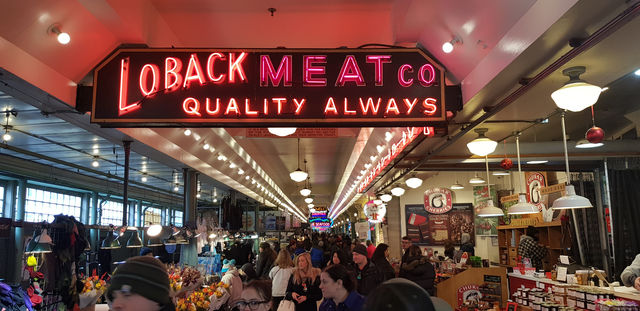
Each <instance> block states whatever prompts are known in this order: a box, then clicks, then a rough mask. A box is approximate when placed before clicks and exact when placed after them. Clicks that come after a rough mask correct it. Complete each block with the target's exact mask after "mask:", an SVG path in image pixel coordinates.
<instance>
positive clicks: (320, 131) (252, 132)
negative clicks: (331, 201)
mask: <svg viewBox="0 0 640 311" xmlns="http://www.w3.org/2000/svg"><path fill="white" fill-rule="evenodd" d="M245 136H246V137H266V138H284V137H280V136H276V135H273V134H271V133H270V132H269V130H268V129H266V128H248V129H246V135H245ZM336 137H338V129H337V128H335V127H329V128H327V127H316V128H306V127H305V128H297V129H296V131H295V133H293V134H291V135H288V136H287V137H286V138H336ZM316 209H317V208H316Z"/></svg>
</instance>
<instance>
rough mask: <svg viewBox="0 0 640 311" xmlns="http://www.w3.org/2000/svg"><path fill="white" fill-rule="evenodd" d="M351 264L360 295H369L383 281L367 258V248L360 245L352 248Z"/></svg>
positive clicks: (380, 274)
mask: <svg viewBox="0 0 640 311" xmlns="http://www.w3.org/2000/svg"><path fill="white" fill-rule="evenodd" d="M353 264H354V268H355V272H356V279H357V281H358V288H357V290H358V293H360V295H362V296H367V295H369V293H370V292H371V291H373V290H374V289H375V288H376V287H377V286H378V285H379V284H380V283H382V281H384V277H383V275H382V273H381V272H380V271H379V270H378V268H377V267H376V265H375V264H374V263H373V262H371V261H369V258H367V248H366V247H365V246H364V245H362V244H360V243H358V244H356V246H354V247H353Z"/></svg>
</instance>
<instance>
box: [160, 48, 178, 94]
mask: <svg viewBox="0 0 640 311" xmlns="http://www.w3.org/2000/svg"><path fill="white" fill-rule="evenodd" d="M180 70H182V61H181V60H179V59H177V58H175V57H167V58H166V59H165V60H164V91H165V92H167V93H168V92H173V91H175V90H177V89H178V88H180V85H181V84H182V75H181V74H180Z"/></svg>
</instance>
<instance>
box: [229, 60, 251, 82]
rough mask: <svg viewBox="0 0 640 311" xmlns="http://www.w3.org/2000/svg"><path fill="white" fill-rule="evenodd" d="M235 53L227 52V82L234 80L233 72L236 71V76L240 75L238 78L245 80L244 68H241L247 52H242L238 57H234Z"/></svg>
mask: <svg viewBox="0 0 640 311" xmlns="http://www.w3.org/2000/svg"><path fill="white" fill-rule="evenodd" d="M235 57H236V54H235V53H229V83H235V82H236V76H235V72H238V76H240V80H242V81H243V82H244V81H246V80H247V78H246V76H245V75H244V69H243V68H242V62H243V61H244V60H245V59H246V58H247V53H245V52H242V53H240V56H239V57H238V59H235Z"/></svg>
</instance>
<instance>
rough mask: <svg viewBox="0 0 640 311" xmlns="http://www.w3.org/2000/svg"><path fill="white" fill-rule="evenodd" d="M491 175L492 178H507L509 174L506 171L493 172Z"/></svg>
mask: <svg viewBox="0 0 640 311" xmlns="http://www.w3.org/2000/svg"><path fill="white" fill-rule="evenodd" d="M491 174H493V176H508V175H509V172H507V171H495V172H493V173H491Z"/></svg>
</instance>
